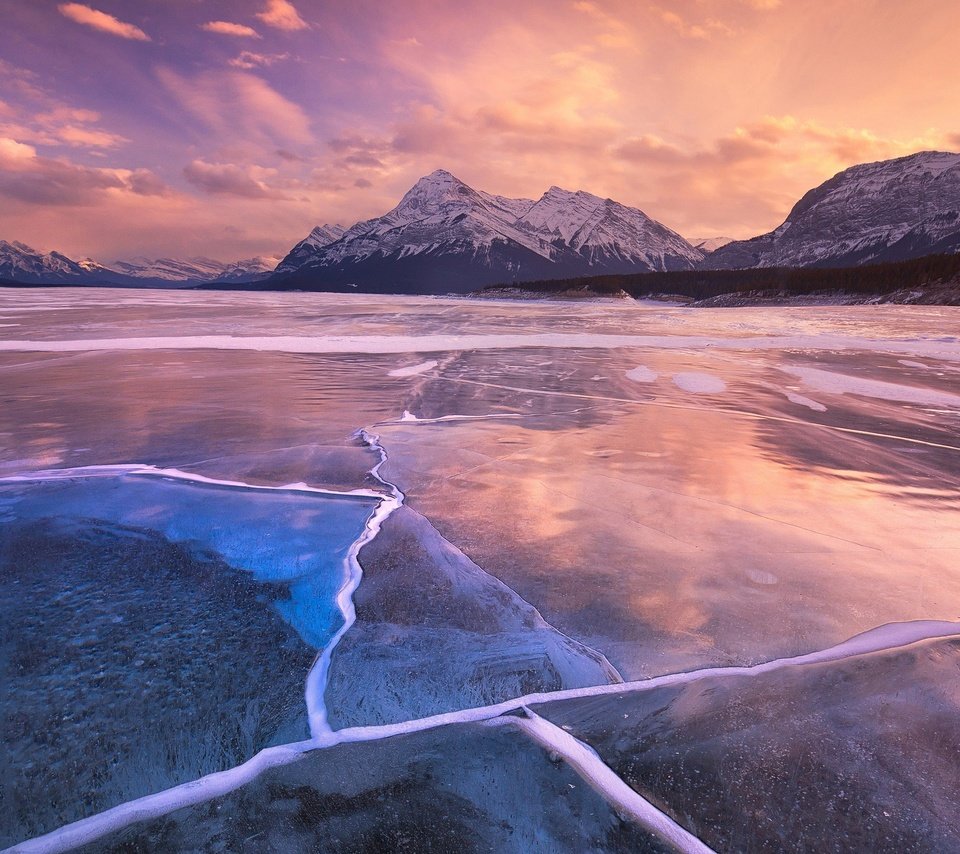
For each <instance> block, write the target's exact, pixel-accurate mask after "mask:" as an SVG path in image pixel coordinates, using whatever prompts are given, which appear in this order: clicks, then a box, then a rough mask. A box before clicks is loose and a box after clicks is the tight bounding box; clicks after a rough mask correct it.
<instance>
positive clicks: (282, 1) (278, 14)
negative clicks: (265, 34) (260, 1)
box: [257, 0, 309, 31]
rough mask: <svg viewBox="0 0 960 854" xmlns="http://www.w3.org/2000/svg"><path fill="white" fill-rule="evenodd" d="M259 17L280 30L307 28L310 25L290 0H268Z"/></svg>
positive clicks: (258, 14)
mask: <svg viewBox="0 0 960 854" xmlns="http://www.w3.org/2000/svg"><path fill="white" fill-rule="evenodd" d="M257 17H258V18H259V19H260V20H261V21H263V23H265V24H266V25H267V26H269V27H276V29H278V30H288V31H293V30H305V29H307V27H308V26H309V24H307V22H306V21H304V20H303V18H301V17H300V13H299V12H297V10H296V7H295V6H294V5H293V3H291V2H289V0H267V6H266V8H265V9H264V10H263V11H262V12H258V13H257Z"/></svg>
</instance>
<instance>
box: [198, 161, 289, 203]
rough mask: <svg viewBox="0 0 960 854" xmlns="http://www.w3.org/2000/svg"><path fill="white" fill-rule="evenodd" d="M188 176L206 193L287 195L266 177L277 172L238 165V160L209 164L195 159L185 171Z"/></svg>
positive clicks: (259, 196) (255, 196)
mask: <svg viewBox="0 0 960 854" xmlns="http://www.w3.org/2000/svg"><path fill="white" fill-rule="evenodd" d="M183 174H184V177H185V178H186V179H187V180H188V181H189V182H190V183H191V184H193V185H194V186H195V187H198V188H200V189H201V190H203V191H204V192H206V193H211V194H213V195H223V196H242V197H244V198H247V199H283V198H285V196H284V195H283V194H282V193H280V192H279V191H277V190H274V189H271V188H270V187H269V186H268V185H267V184H266V183H265V182H264V180H263V179H264V178H266V177H269V176H271V175H273V174H275V171H274V170H267V169H263V168H261V167H257V166H246V167H244V166H238V165H236V164H234V163H207V162H206V161H204V160H194V161H193V162H192V163H190V164H189V165H188V166H187V167H186V168H185V169H184V170H183Z"/></svg>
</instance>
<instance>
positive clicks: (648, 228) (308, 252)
mask: <svg viewBox="0 0 960 854" xmlns="http://www.w3.org/2000/svg"><path fill="white" fill-rule="evenodd" d="M702 258H703V253H702V252H701V251H700V250H698V249H695V248H694V247H693V246H691V245H690V244H689V243H688V242H687V241H686V240H684V239H683V238H682V237H681V236H680V235H679V234H677V233H676V232H675V231H671V230H670V229H669V228H667V227H666V226H664V225H661V224H660V223H658V222H656V221H655V220H652V219H650V217H648V216H647V215H646V214H645V213H643V211H640V210H638V209H636V208H631V207H627V206H626V205H621V204H619V203H617V202H615V201H613V200H611V199H601V198H600V197H598V196H593V195H591V194H590V193H585V192H582V191H578V192H571V191H569V190H563V189H561V188H559V187H551V188H550V189H549V190H547V192H546V193H544V194H543V195H542V196H541V197H540V198H539V199H538V200H534V199H510V198H505V197H504V196H496V195H492V194H490V193H485V192H482V191H479V190H475V189H473V188H472V187H469V186H467V185H466V184H464V183H463V181H461V180H459V179H458V178H457V177H455V176H454V175H451V174H450V173H449V172H447V171H445V170H442V169H438V170H437V171H435V172H432V173H431V174H429V175H427V176H426V177H424V178H421V179H420V180H419V181H417V183H416V184H414V185H413V187H412V188H411V189H410V190H409V191H408V192H407V193H406V194H405V195H404V197H403V198H402V199H401V200H400V203H399V204H398V205H397V206H396V207H395V208H394V209H393V210H391V211H389V212H388V213H386V214H384V215H383V216H381V217H376V218H375V219H370V220H365V221H363V222H358V223H357V224H356V225H353V226H351V227H350V228H348V229H346V230H342V229H341V228H340V226H322V227H320V228H317V229H314V231H313V232H311V234H310V235H309V236H308V237H307V238H306V239H305V240H303V241H301V242H300V243H298V244H297V245H296V246H295V247H294V249H293V250H292V251H291V252H290V254H288V255H287V257H286V258H284V259H283V261H281V263H280V265H279V266H278V267H277V272H276V275H275V276H274V277H273V278H272V279H271V280H270V282H269V283H268V285H269V286H270V287H277V288H297V289H309V290H342V291H346V290H348V289H354V288H356V289H359V290H363V291H374V292H394V293H403V292H408V293H411V292H416V293H450V292H465V291H471V290H474V289H476V288H478V287H481V286H483V285H488V284H493V283H495V282H505V281H523V280H529V279H535V278H543V277H545V276H552V277H554V278H556V277H560V276H567V275H580V274H583V273H587V272H595V273H605V272H611V273H612V272H630V271H636V270H690V269H693V268H694V267H695V266H696V265H697V264H698V263H699V262H700V261H701V260H702Z"/></svg>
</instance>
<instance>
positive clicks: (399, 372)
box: [387, 361, 438, 377]
mask: <svg viewBox="0 0 960 854" xmlns="http://www.w3.org/2000/svg"><path fill="white" fill-rule="evenodd" d="M437 364H438V363H437V362H436V361H429V362H421V363H420V364H419V365H408V366H407V367H405V368H394V369H393V370H392V371H388V372H387V376H388V377H415V376H417V375H418V374H425V373H426V372H427V371H432V370H433V369H434V368H435V367H436V366H437Z"/></svg>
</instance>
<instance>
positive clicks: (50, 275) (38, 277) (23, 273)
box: [0, 240, 88, 283]
mask: <svg viewBox="0 0 960 854" xmlns="http://www.w3.org/2000/svg"><path fill="white" fill-rule="evenodd" d="M87 275H88V271H87V270H86V269H85V268H84V267H83V266H81V265H80V264H78V263H77V262H76V261H72V260H70V259H69V258H67V256H66V255H61V254H60V253H59V252H47V253H46V254H44V253H42V252H38V251H37V250H36V249H33V248H32V247H30V246H27V244H26V243H20V242H19V241H17V240H14V241H13V242H12V243H9V242H7V241H6V240H0V279H6V280H7V281H15V282H48V281H49V282H55V283H60V282H65V281H70V280H71V279H74V278H77V277H85V276H87Z"/></svg>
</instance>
